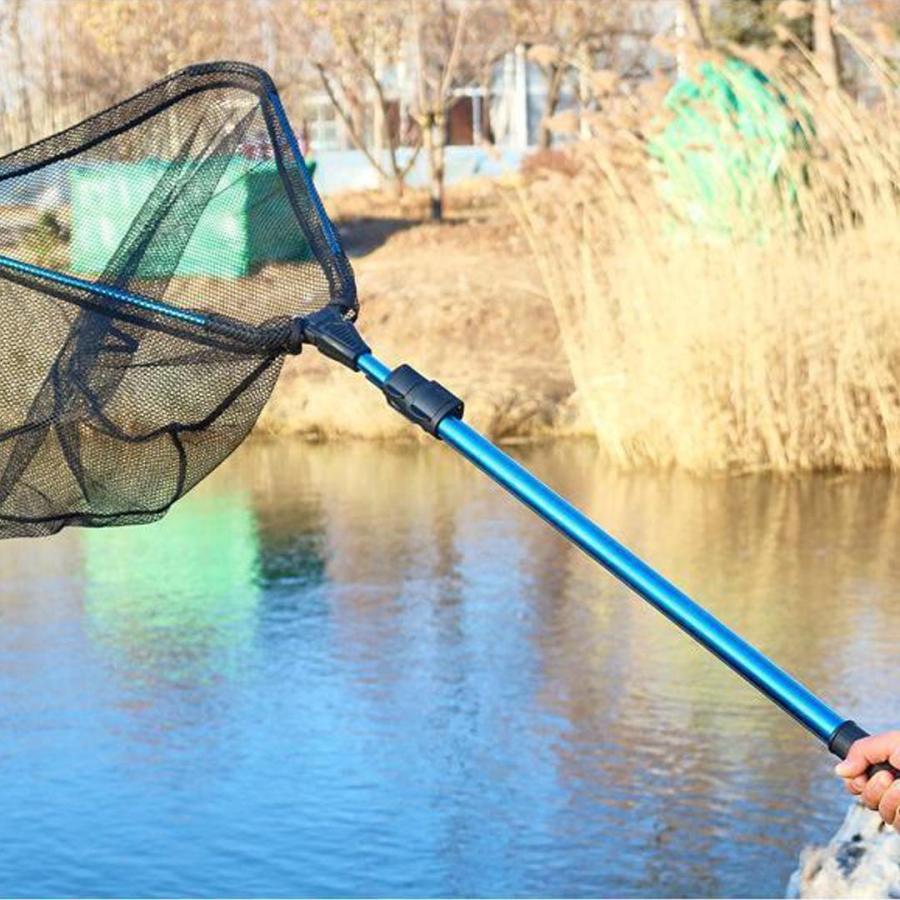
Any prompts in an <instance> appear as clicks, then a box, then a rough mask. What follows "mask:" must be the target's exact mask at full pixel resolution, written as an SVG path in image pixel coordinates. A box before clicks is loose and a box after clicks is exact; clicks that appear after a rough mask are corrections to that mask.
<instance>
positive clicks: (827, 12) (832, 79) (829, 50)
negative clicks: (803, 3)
mask: <svg viewBox="0 0 900 900" xmlns="http://www.w3.org/2000/svg"><path fill="white" fill-rule="evenodd" d="M831 15H832V9H831V0H815V6H814V7H813V46H814V48H815V58H816V68H817V69H818V70H819V75H820V76H821V78H822V81H824V82H825V85H826V86H827V87H829V88H839V87H840V86H841V60H840V56H839V55H838V48H837V43H836V41H835V39H834V31H833V30H832V27H831Z"/></svg>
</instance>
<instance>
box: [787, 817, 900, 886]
mask: <svg viewBox="0 0 900 900" xmlns="http://www.w3.org/2000/svg"><path fill="white" fill-rule="evenodd" d="M787 896H788V897H848V898H852V897H900V834H898V833H897V832H896V831H895V830H894V829H893V828H891V827H889V826H887V825H885V824H884V822H882V821H881V817H880V816H879V815H878V813H875V812H872V811H871V810H868V809H866V808H865V807H864V806H862V805H860V804H858V803H854V804H853V806H851V807H850V810H849V811H848V813H847V817H846V818H845V819H844V823H843V824H842V825H841V827H840V828H839V829H838V832H837V834H835V836H834V837H833V838H832V839H831V840H830V841H829V842H828V844H826V845H825V846H824V847H807V848H806V850H804V851H803V853H802V854H801V855H800V867H799V868H798V869H797V871H796V872H794V874H793V875H792V876H791V880H790V883H789V884H788V890H787Z"/></svg>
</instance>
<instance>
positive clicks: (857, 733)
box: [828, 719, 869, 759]
mask: <svg viewBox="0 0 900 900" xmlns="http://www.w3.org/2000/svg"><path fill="white" fill-rule="evenodd" d="M868 736H869V732H868V731H865V730H864V729H862V728H860V727H859V725H857V724H856V722H854V721H852V720H851V719H848V720H847V721H846V722H844V723H842V724H841V725H840V727H838V728H837V729H836V730H835V732H834V734H832V735H831V738H830V739H829V741H828V749H829V750H830V751H831V752H832V753H833V754H834V755H835V756H836V757H838V758H839V759H846V758H847V754H848V753H849V752H850V748H851V747H852V746H853V745H854V744H855V743H856V742H857V741H858V740H859V739H860V738H864V737H868Z"/></svg>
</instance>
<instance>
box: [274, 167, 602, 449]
mask: <svg viewBox="0 0 900 900" xmlns="http://www.w3.org/2000/svg"><path fill="white" fill-rule="evenodd" d="M328 205H329V208H330V209H331V211H332V213H333V214H334V215H335V218H336V219H337V223H338V225H339V227H340V230H341V233H342V235H343V236H344V241H345V244H346V246H347V248H348V252H349V254H350V256H351V258H352V261H353V266H354V269H355V271H356V276H357V281H358V283H359V295H360V298H361V312H360V317H359V325H360V328H361V330H362V332H363V334H364V335H365V337H366V340H367V341H368V342H369V344H370V345H371V346H372V347H373V349H374V350H375V352H376V353H377V354H378V355H379V356H380V357H381V358H382V359H383V360H384V361H385V362H387V363H388V364H390V365H394V364H398V363H400V362H408V363H410V364H411V365H413V366H415V367H416V368H418V369H419V370H420V371H422V372H423V373H424V374H427V375H428V376H429V377H432V378H436V379H438V380H440V381H442V382H443V383H444V384H446V385H447V387H449V388H450V389H451V390H453V391H455V392H456V393H458V394H459V395H460V396H462V397H463V398H464V399H465V401H466V419H467V421H469V422H470V423H471V424H473V425H474V426H475V427H477V428H480V429H483V430H485V431H486V432H487V433H489V434H490V435H491V436H492V437H494V438H496V439H505V440H510V439H517V438H519V439H521V438H528V437H536V436H540V435H542V434H548V433H579V432H583V431H585V430H586V428H585V427H584V426H583V425H582V424H581V423H580V422H579V418H578V413H577V404H576V403H575V402H574V401H573V390H574V388H573V384H572V380H571V377H570V375H569V371H568V368H567V365H566V362H565V359H564V356H563V352H562V348H561V347H560V343H559V332H558V329H557V327H556V322H555V320H554V316H553V311H552V309H551V308H550V305H549V303H548V301H547V300H546V298H545V297H544V294H543V288H542V285H541V283H540V279H539V277H538V274H537V272H536V271H535V269H534V266H533V263H532V261H531V259H530V256H529V253H528V249H527V247H526V244H525V241H524V238H523V237H522V235H521V234H520V233H519V232H518V230H517V228H516V226H515V223H514V222H513V220H512V217H511V216H510V214H509V212H508V211H507V210H506V208H505V204H504V202H503V200H502V198H501V197H499V195H498V194H497V193H496V189H495V188H493V187H491V186H490V185H489V184H481V185H475V186H472V185H469V186H467V187H464V188H461V189H459V190H457V191H454V192H452V193H451V195H450V214H449V217H448V220H447V221H446V222H443V223H439V224H437V223H429V222H424V221H423V219H422V208H423V204H422V200H421V198H418V197H416V196H413V197H412V198H410V199H409V200H408V201H407V202H406V204H404V205H403V206H402V207H399V206H398V205H397V204H396V203H392V202H390V201H388V200H386V199H385V198H383V197H381V196H379V195H377V194H354V195H348V196H346V197H339V198H336V199H335V200H333V201H332V200H330V202H329V204H328ZM259 429H260V430H261V431H262V432H264V433H269V434H273V433H278V434H298V435H303V436H306V437H310V438H332V437H367V438H372V437H377V438H395V437H409V436H410V435H411V430H410V428H409V426H408V424H407V423H406V422H405V421H404V420H402V419H401V418H400V417H399V416H397V415H396V413H393V412H391V411H390V410H388V409H387V408H386V407H384V406H383V404H382V403H381V402H380V400H379V398H378V396H377V394H375V393H374V392H373V391H372V389H371V388H369V387H367V386H366V385H365V384H364V383H363V381H362V379H361V378H360V377H359V376H355V375H353V374H352V373H350V372H347V371H345V370H343V369H342V368H341V367H340V366H337V365H335V364H334V363H331V362H328V361H327V360H324V359H323V358H322V357H320V356H319V355H318V354H316V353H315V352H306V353H304V354H303V355H302V356H300V357H298V358H295V359H290V360H288V362H287V363H286V365H285V370H284V373H283V375H282V377H281V379H280V381H279V384H278V387H277V388H276V391H275V394H274V396H273V398H272V400H271V401H270V403H269V405H268V406H267V408H266V410H265V412H264V413H263V416H262V418H261V419H260V423H259Z"/></svg>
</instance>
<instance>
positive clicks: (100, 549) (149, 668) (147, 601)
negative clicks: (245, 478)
mask: <svg viewBox="0 0 900 900" xmlns="http://www.w3.org/2000/svg"><path fill="white" fill-rule="evenodd" d="M82 545H83V553H84V562H83V571H84V583H85V613H86V617H87V627H88V630H89V632H90V634H91V636H92V637H93V638H94V640H95V641H96V642H98V643H99V644H101V645H103V646H105V647H106V648H109V649H113V650H114V651H116V653H117V654H120V660H119V661H120V662H127V664H129V665H130V666H132V667H137V668H138V669H140V670H142V671H143V672H145V673H152V674H153V677H154V679H157V678H164V679H169V680H170V679H180V678H182V677H184V676H186V675H190V676H191V677H192V678H197V677H199V678H201V680H202V677H203V675H204V673H206V674H209V673H210V672H211V671H215V670H216V669H217V668H218V666H212V665H210V662H211V660H210V658H211V657H213V656H216V657H218V658H219V659H220V660H221V658H222V657H223V655H227V654H226V653H225V651H228V650H229V649H234V648H235V647H238V646H240V645H242V644H245V643H246V642H247V641H249V640H250V639H251V638H252V635H253V633H254V630H255V621H256V611H257V607H258V605H259V601H260V589H259V587H258V577H257V574H258V556H259V551H258V538H257V526H256V518H255V515H254V511H253V508H252V505H251V502H250V498H249V497H248V496H247V495H246V494H245V493H242V492H239V491H234V490H227V491H223V490H221V489H219V490H217V491H216V492H211V491H208V490H205V491H200V492H197V493H195V494H192V495H191V496H190V497H189V498H187V499H186V500H185V501H183V502H182V503H180V504H178V505H177V506H175V507H174V508H173V509H172V511H171V512H170V513H169V515H168V516H167V517H166V518H165V519H163V520H162V521H160V522H158V523H155V524H153V525H145V526H141V527H140V528H109V529H101V530H96V531H94V530H85V531H84V532H83V534H82ZM220 664H221V663H220Z"/></svg>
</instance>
